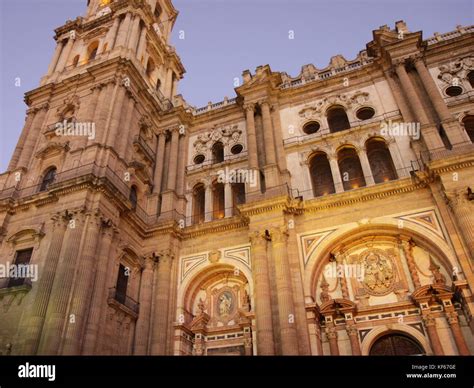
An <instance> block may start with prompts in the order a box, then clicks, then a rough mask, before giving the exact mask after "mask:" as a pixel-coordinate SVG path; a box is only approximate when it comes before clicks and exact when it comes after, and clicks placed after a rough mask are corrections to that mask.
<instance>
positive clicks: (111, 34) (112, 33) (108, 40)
mask: <svg viewBox="0 0 474 388" xmlns="http://www.w3.org/2000/svg"><path fill="white" fill-rule="evenodd" d="M119 25H120V18H118V17H117V18H115V19H114V23H113V24H112V27H110V30H109V31H108V32H107V35H106V37H105V43H104V46H105V45H107V50H109V51H112V50H113V48H114V47H113V44H114V41H115V37H116V36H117V31H118V28H119Z"/></svg>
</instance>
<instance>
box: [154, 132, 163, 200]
mask: <svg viewBox="0 0 474 388" xmlns="http://www.w3.org/2000/svg"><path fill="white" fill-rule="evenodd" d="M157 136H158V141H157V145H156V156H155V174H154V180H153V193H154V194H160V193H161V182H162V178H163V163H164V161H165V142H166V134H165V132H160V133H158V135H157Z"/></svg>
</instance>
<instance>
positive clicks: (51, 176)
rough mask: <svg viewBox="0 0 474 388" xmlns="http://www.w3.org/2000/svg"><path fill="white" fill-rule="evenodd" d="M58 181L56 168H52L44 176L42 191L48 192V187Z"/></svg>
mask: <svg viewBox="0 0 474 388" xmlns="http://www.w3.org/2000/svg"><path fill="white" fill-rule="evenodd" d="M55 179H56V167H51V168H49V169H48V170H46V173H45V174H44V176H43V179H42V181H41V186H40V191H46V190H48V187H49V186H50V185H51V184H52V183H53V182H54V181H55Z"/></svg>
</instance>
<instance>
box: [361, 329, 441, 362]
mask: <svg viewBox="0 0 474 388" xmlns="http://www.w3.org/2000/svg"><path fill="white" fill-rule="evenodd" d="M391 333H394V334H395V333H400V334H404V335H406V336H408V337H411V338H412V339H414V340H416V342H418V344H419V345H420V346H421V347H422V348H423V350H424V351H425V353H426V355H427V356H430V355H432V354H433V351H432V349H431V346H430V343H429V341H428V339H427V338H426V337H425V336H424V335H423V334H422V333H420V332H419V331H418V330H417V329H415V328H414V327H412V326H409V325H404V324H400V323H393V324H389V325H380V326H377V327H375V328H374V329H372V330H371V331H370V332H369V333H368V334H367V335H366V336H365V337H364V339H363V340H362V343H361V345H360V350H361V353H362V355H363V356H367V355H369V352H370V349H371V347H372V345H373V344H374V343H375V341H377V340H378V339H379V338H380V337H382V336H384V335H386V334H391Z"/></svg>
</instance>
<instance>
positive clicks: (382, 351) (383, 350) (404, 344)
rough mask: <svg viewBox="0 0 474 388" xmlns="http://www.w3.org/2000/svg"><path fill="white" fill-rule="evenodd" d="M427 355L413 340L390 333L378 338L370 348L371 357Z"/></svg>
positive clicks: (402, 335)
mask: <svg viewBox="0 0 474 388" xmlns="http://www.w3.org/2000/svg"><path fill="white" fill-rule="evenodd" d="M423 354H425V352H424V350H423V348H422V347H421V345H420V344H419V343H418V342H417V341H416V340H414V339H413V338H411V337H409V336H407V335H404V334H400V333H390V334H386V335H384V336H382V337H380V338H378V339H377V340H376V341H375V342H374V344H373V345H372V347H371V348H370V352H369V355H371V356H414V355H423Z"/></svg>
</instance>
